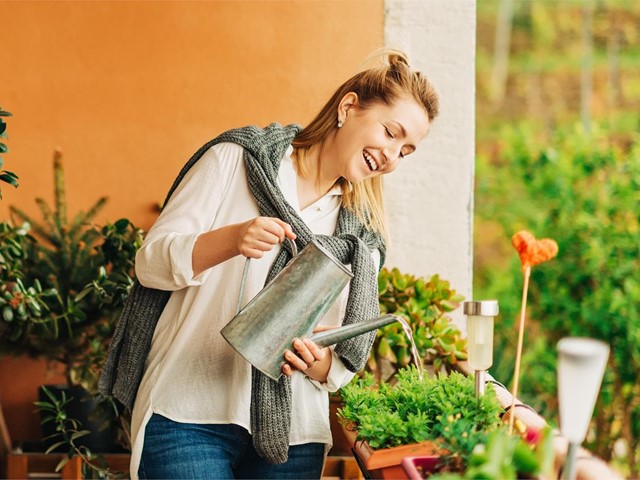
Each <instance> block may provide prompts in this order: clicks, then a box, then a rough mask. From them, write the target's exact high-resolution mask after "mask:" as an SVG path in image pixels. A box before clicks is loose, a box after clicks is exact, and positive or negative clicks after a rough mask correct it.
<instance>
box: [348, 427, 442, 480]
mask: <svg viewBox="0 0 640 480" xmlns="http://www.w3.org/2000/svg"><path fill="white" fill-rule="evenodd" d="M343 429H344V432H345V435H346V436H347V438H350V439H351V440H352V445H353V448H352V452H353V455H354V456H355V458H356V460H357V461H358V465H359V466H360V469H361V470H362V473H363V474H364V475H365V477H367V478H381V479H397V478H405V477H406V472H405V470H404V468H403V466H402V461H403V460H404V458H406V457H419V456H433V457H435V458H437V459H439V458H440V457H441V456H442V454H443V453H444V452H443V451H442V450H441V449H439V448H438V447H437V446H436V445H435V444H434V443H433V442H420V443H413V444H411V445H401V446H398V447H391V448H381V449H373V448H371V446H370V445H369V444H368V443H367V442H366V441H363V440H356V437H357V434H356V432H355V431H353V430H349V429H348V428H346V427H344V426H343Z"/></svg>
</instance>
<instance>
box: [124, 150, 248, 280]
mask: <svg viewBox="0 0 640 480" xmlns="http://www.w3.org/2000/svg"><path fill="white" fill-rule="evenodd" d="M238 156H239V157H240V158H242V148H241V147H240V146H238V145H235V144H227V143H222V144H218V145H216V146H214V147H212V148H210V149H209V150H208V151H207V152H206V153H205V154H204V155H203V156H202V157H201V158H200V160H198V161H197V162H196V164H195V165H193V166H192V167H191V169H190V170H189V171H188V172H187V174H186V175H185V177H184V178H183V179H182V181H181V182H180V184H179V185H178V187H177V188H176V190H175V191H174V193H173V195H172V196H171V199H170V201H169V202H167V205H166V206H165V207H164V209H163V211H162V213H161V214H160V216H159V217H158V219H157V220H156V222H155V223H154V225H153V227H152V228H151V230H149V232H148V233H147V236H146V238H145V241H144V243H143V244H142V247H141V248H140V250H138V253H137V254H136V263H135V268H136V276H137V278H138V280H139V281H140V283H141V284H142V285H144V286H145V287H149V288H157V289H160V290H168V291H175V290H180V289H182V288H185V287H190V286H197V285H201V284H202V283H203V282H204V281H205V280H206V278H207V276H208V273H209V272H210V270H205V271H204V272H202V273H201V274H199V275H198V276H196V277H194V276H193V261H192V255H193V247H194V245H195V243H196V240H197V239H198V236H199V235H201V234H202V233H204V232H207V231H209V230H211V229H212V227H213V225H214V221H215V217H216V214H217V211H218V208H219V205H220V202H221V199H222V195H223V192H224V189H225V182H226V180H225V179H228V178H229V176H230V175H232V174H233V170H234V169H235V167H236V166H237V157H238Z"/></svg>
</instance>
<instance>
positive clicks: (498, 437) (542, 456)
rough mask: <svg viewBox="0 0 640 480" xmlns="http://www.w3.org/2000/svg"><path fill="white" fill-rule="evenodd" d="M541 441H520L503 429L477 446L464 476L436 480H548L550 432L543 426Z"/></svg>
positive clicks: (437, 475) (551, 441) (550, 456)
mask: <svg viewBox="0 0 640 480" xmlns="http://www.w3.org/2000/svg"><path fill="white" fill-rule="evenodd" d="M540 437H541V438H540V439H539V440H538V441H537V442H536V443H534V444H530V443H528V442H527V441H525V440H524V439H523V438H521V437H518V436H511V435H509V434H508V433H507V431H506V429H504V428H502V429H498V430H494V431H493V432H491V433H490V434H489V435H488V436H487V441H486V443H480V444H478V445H476V446H475V447H474V449H473V451H472V452H471V455H470V456H469V462H468V465H467V468H466V470H465V471H464V472H463V473H459V474H453V473H443V474H436V475H433V476H431V477H429V478H432V479H434V480H435V479H438V480H445V479H446V480H454V479H456V480H458V479H460V480H461V479H466V480H472V479H477V480H483V479H500V480H516V479H518V478H550V474H551V472H552V469H553V456H554V453H553V432H552V430H551V428H550V427H545V428H544V429H543V430H542V431H541V432H540Z"/></svg>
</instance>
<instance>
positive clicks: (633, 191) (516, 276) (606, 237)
mask: <svg viewBox="0 0 640 480" xmlns="http://www.w3.org/2000/svg"><path fill="white" fill-rule="evenodd" d="M504 139H505V142H504V145H503V151H502V153H501V154H500V156H499V157H498V158H496V159H494V163H493V164H491V165H489V164H488V163H486V160H483V162H482V166H481V167H480V168H481V169H482V171H483V172H485V174H484V175H481V176H480V177H479V178H481V179H482V180H481V181H480V182H479V192H478V195H477V198H481V199H482V200H481V201H480V202H478V205H479V209H478V213H479V215H481V216H482V218H483V219H485V221H488V220H489V219H491V221H492V222H498V224H499V226H500V228H501V229H502V232H503V234H504V236H505V238H507V239H508V238H510V234H511V233H513V232H514V231H517V230H518V229H520V228H521V227H522V226H523V225H529V226H531V230H533V231H535V232H536V233H537V234H538V235H539V236H551V237H553V238H554V239H555V240H556V241H557V242H558V245H559V248H560V252H561V255H560V256H559V257H558V261H555V262H550V263H549V264H545V266H544V267H543V268H539V269H537V270H536V271H534V272H533V276H532V282H531V285H532V288H531V290H530V292H529V295H530V298H531V300H532V301H531V302H530V305H531V307H530V309H529V312H528V314H529V317H530V320H529V329H530V330H529V332H527V335H528V336H529V338H531V339H533V338H535V341H533V342H532V344H531V348H530V349H529V352H525V356H524V357H523V371H524V372H525V375H526V376H527V382H524V384H523V385H522V390H521V395H522V398H523V400H524V401H525V402H527V403H529V404H531V405H532V406H534V407H535V408H536V409H537V410H539V411H540V412H541V413H542V414H543V415H544V416H545V417H546V418H548V419H550V420H552V419H553V418H554V416H555V415H556V414H557V410H556V409H555V408H554V407H555V406H556V405H557V401H556V395H557V387H556V383H555V368H556V363H555V357H556V356H555V355H554V352H553V349H550V348H549V345H555V344H556V343H557V341H558V340H559V339H560V338H562V337H564V336H586V337H592V338H596V339H600V340H602V341H604V342H605V343H607V344H609V345H610V347H611V354H610V357H609V364H608V366H607V371H606V373H605V377H604V380H603V383H602V387H601V391H600V396H599V400H598V402H597V404H596V408H595V412H594V419H593V422H592V426H591V432H592V434H590V435H589V436H588V437H587V442H586V446H587V447H588V448H589V449H591V450H592V451H593V452H594V453H596V454H597V455H598V456H600V457H601V458H603V459H604V460H606V461H608V460H610V459H611V458H612V456H613V452H614V444H615V443H616V442H618V441H622V442H624V443H625V444H626V452H627V463H628V466H629V469H630V472H629V473H630V477H632V478H634V477H637V476H638V464H639V461H638V458H639V454H640V400H639V399H640V384H639V383H638V381H637V368H636V366H637V365H638V364H640V337H638V331H640V281H639V280H638V275H637V272H638V270H640V197H639V196H638V191H640V143H639V142H638V140H637V136H636V138H635V140H634V141H633V142H632V143H631V144H630V145H628V146H627V147H625V148H624V149H623V148H621V147H619V146H616V145H615V144H614V143H613V139H610V138H609V136H608V135H607V134H606V132H599V131H595V132H594V133H593V134H592V135H591V136H588V135H585V134H584V133H583V132H582V131H581V130H580V129H578V128H576V129H570V130H567V129H558V131H557V133H556V135H555V136H554V138H552V139H551V141H548V142H546V143H545V144H544V145H541V144H538V143H537V142H536V139H535V137H534V136H532V135H529V132H528V131H526V130H524V129H518V128H514V129H509V130H507V131H505V132H504ZM507 164H508V168H502V167H505V166H506V165H507ZM488 169H491V174H489V172H488ZM511 258H512V262H511V265H510V266H509V267H508V268H501V269H499V270H497V269H496V270H491V268H490V267H489V266H488V265H483V264H479V265H478V266H479V268H480V272H482V275H480V276H479V278H480V279H481V281H479V282H476V285H477V286H478V287H480V288H482V290H483V294H484V295H493V296H495V298H500V299H501V305H500V308H501V311H502V315H501V317H502V318H503V319H504V320H505V324H504V325H503V326H502V328H497V329H496V346H497V351H496V355H495V358H496V359H497V362H496V366H495V367H496V368H497V369H500V368H502V367H501V365H500V364H501V363H509V362H510V360H511V359H512V358H513V344H512V337H513V335H512V333H511V329H510V323H511V322H512V320H513V319H514V318H516V316H517V310H518V303H519V298H518V292H517V289H514V288H513V285H517V284H518V283H519V282H520V281H521V272H520V270H519V267H518V265H517V262H518V260H517V257H516V255H513V254H512V256H511ZM534 332H535V333H534ZM504 371H505V372H507V371H508V369H504ZM494 375H495V376H496V377H497V378H501V379H502V380H503V381H506V379H507V378H508V377H506V376H502V375H500V374H497V373H495V372H494Z"/></svg>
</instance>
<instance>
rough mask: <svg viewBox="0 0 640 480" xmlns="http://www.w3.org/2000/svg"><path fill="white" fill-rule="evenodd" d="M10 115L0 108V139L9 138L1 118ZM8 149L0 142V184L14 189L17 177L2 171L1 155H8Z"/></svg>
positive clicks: (0, 190) (0, 197)
mask: <svg viewBox="0 0 640 480" xmlns="http://www.w3.org/2000/svg"><path fill="white" fill-rule="evenodd" d="M11 116H12V115H11V113H9V112H7V111H5V110H3V109H2V107H0V138H9V137H8V136H7V124H6V122H5V121H4V119H3V118H2V117H11ZM8 152H9V147H7V145H6V144H5V143H4V142H1V141H0V182H4V183H8V184H9V185H13V186H14V187H17V186H18V176H17V175H16V174H15V173H13V172H9V171H7V170H3V169H2V167H3V165H4V159H3V158H2V154H5V153H8ZM0 199H2V189H0Z"/></svg>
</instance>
